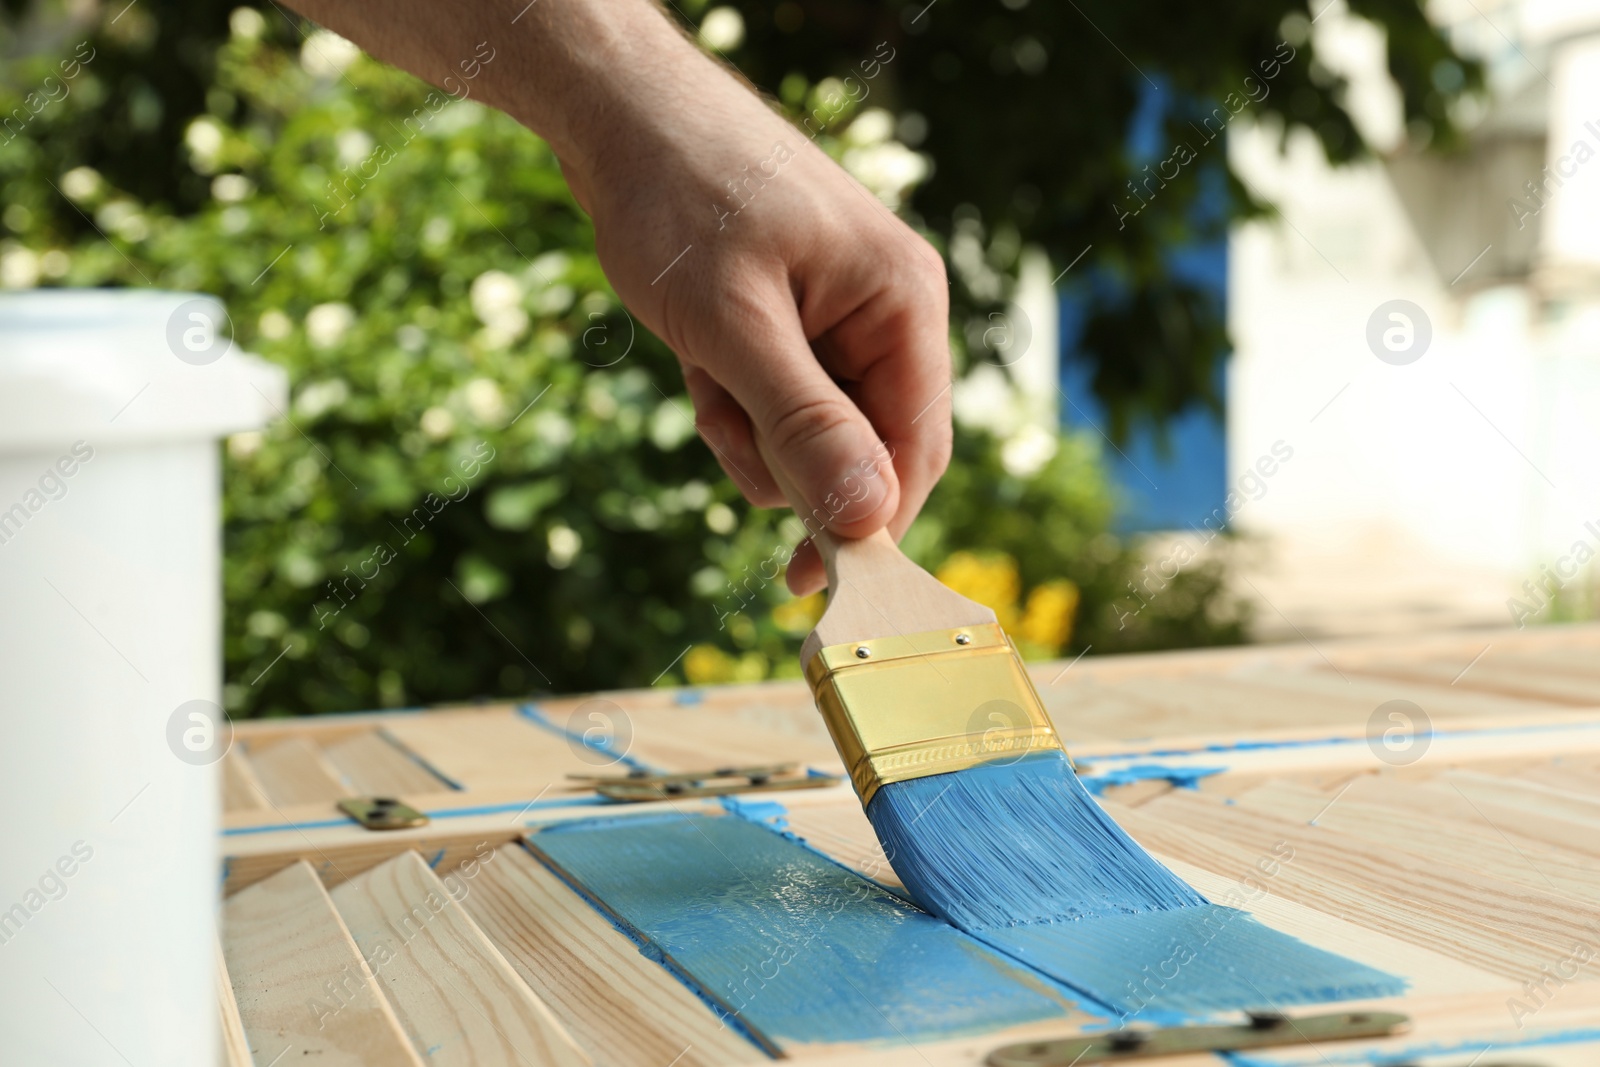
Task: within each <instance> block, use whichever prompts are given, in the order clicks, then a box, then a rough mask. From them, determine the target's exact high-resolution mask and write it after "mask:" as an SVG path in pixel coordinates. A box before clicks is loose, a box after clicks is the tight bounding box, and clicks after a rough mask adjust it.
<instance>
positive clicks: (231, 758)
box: [222, 745, 271, 811]
mask: <svg viewBox="0 0 1600 1067" xmlns="http://www.w3.org/2000/svg"><path fill="white" fill-rule="evenodd" d="M270 806H271V805H270V804H269V803H268V801H267V791H266V789H265V788H264V787H263V786H262V785H261V780H260V779H259V778H257V777H256V772H255V770H254V769H252V768H251V766H250V757H248V756H246V755H245V754H244V751H243V750H242V749H241V748H240V747H239V746H238V745H234V746H233V747H231V748H229V749H228V752H227V755H225V756H223V757H222V810H223V811H263V810H266V809H267V808H269V807H270Z"/></svg>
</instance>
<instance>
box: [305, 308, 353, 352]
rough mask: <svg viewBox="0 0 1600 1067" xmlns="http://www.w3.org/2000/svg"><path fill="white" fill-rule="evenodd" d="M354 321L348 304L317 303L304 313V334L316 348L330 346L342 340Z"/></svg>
mask: <svg viewBox="0 0 1600 1067" xmlns="http://www.w3.org/2000/svg"><path fill="white" fill-rule="evenodd" d="M355 321H356V313H355V312H354V311H353V310H351V308H350V305H349V304H338V303H334V304H318V305H317V306H316V307H314V308H312V309H311V310H310V311H309V312H307V313H306V336H307V337H309V338H310V339H311V343H312V344H313V345H315V346H316V347H317V348H332V347H333V346H334V345H337V344H338V343H339V342H340V341H343V340H344V335H345V334H347V333H349V332H350V327H351V326H354V325H355Z"/></svg>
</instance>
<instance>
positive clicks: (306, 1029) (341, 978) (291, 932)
mask: <svg viewBox="0 0 1600 1067" xmlns="http://www.w3.org/2000/svg"><path fill="white" fill-rule="evenodd" d="M222 951H223V956H224V958H225V960H226V963H227V969H228V975H229V978H230V981H231V984H232V987H233V993H234V998H235V1000H236V1001H237V1003H238V1006H239V1016H240V1019H241V1020H242V1022H243V1025H244V1032H245V1035H246V1037H247V1038H248V1039H249V1042H250V1050H251V1052H252V1053H253V1054H254V1056H255V1058H256V1062H257V1063H259V1064H267V1063H273V1062H275V1061H277V1062H280V1063H282V1062H292V1063H316V1064H319V1065H326V1067H364V1065H370V1064H378V1063H382V1064H386V1065H387V1064H395V1065H397V1067H422V1060H421V1059H420V1058H419V1057H418V1056H417V1054H416V1053H415V1051H414V1050H413V1049H412V1047H411V1042H410V1041H408V1040H407V1039H406V1036H405V1033H404V1032H403V1031H402V1030H401V1029H400V1021H399V1020H398V1019H397V1018H396V1017H395V1014H394V1011H393V1009H392V1008H391V1007H390V1005H389V1001H388V999H387V998H385V997H384V996H383V994H382V993H381V992H380V991H379V988H378V986H377V983H376V981H375V980H374V977H373V975H372V972H371V971H370V970H369V969H368V968H367V964H366V961H365V960H363V959H362V958H361V953H360V952H359V951H357V949H356V944H355V942H354V941H352V940H351V938H350V932H349V931H348V930H347V929H346V928H345V925H344V923H343V921H342V920H341V919H340V918H339V914H338V912H337V911H335V910H334V906H333V901H332V900H330V899H329V898H328V894H327V892H326V891H325V890H324V889H323V888H322V883H321V882H319V881H318V880H317V876H316V874H314V873H313V872H312V870H311V868H310V867H309V866H307V865H306V864H304V863H297V864H295V865H293V866H291V867H287V868H285V869H284V870H282V871H280V872H279V873H278V874H276V875H274V876H273V877H272V878H270V879H267V880H266V881H264V882H261V883H260V884H258V885H254V886H252V887H250V888H249V889H247V890H245V891H244V892H242V893H239V894H237V895H235V896H234V897H232V898H231V899H229V900H228V901H227V902H226V903H225V904H224V905H223V908H222ZM312 1005H320V1006H321V1007H320V1008H318V1009H315V1010H314V1009H313V1007H312ZM280 1056H281V1057H284V1059H283V1060H281V1061H278V1060H277V1058H278V1057H280Z"/></svg>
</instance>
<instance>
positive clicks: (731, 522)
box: [706, 503, 739, 535]
mask: <svg viewBox="0 0 1600 1067" xmlns="http://www.w3.org/2000/svg"><path fill="white" fill-rule="evenodd" d="M738 525H739V517H738V516H737V515H735V514H734V513H733V509H732V508H730V507H729V506H728V505H726V504H722V503H717V504H712V505H711V506H710V507H709V508H706V526H707V527H709V528H710V530H711V532H712V533H719V534H724V535H726V534H731V533H733V529H734V527H735V526H738Z"/></svg>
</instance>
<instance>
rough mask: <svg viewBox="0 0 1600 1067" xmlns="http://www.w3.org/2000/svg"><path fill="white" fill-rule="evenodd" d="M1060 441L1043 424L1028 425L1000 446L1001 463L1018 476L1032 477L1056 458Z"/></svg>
mask: <svg viewBox="0 0 1600 1067" xmlns="http://www.w3.org/2000/svg"><path fill="white" fill-rule="evenodd" d="M1059 445H1060V441H1059V439H1058V438H1057V437H1056V435H1055V434H1053V433H1051V432H1050V431H1049V430H1046V429H1045V428H1044V427H1043V426H1037V425H1028V426H1024V427H1023V428H1022V429H1020V430H1018V431H1017V432H1016V433H1015V434H1013V435H1012V436H1011V438H1010V440H1008V441H1006V443H1005V444H1003V445H1001V446H1000V463H1001V465H1002V466H1004V467H1005V469H1006V470H1007V471H1008V472H1010V473H1011V474H1012V475H1013V476H1014V477H1017V478H1032V477H1033V476H1034V475H1035V474H1038V473H1039V472H1040V471H1042V470H1044V466H1045V464H1046V463H1049V462H1050V461H1051V460H1052V459H1054V458H1055V455H1056V449H1057V447H1059Z"/></svg>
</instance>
